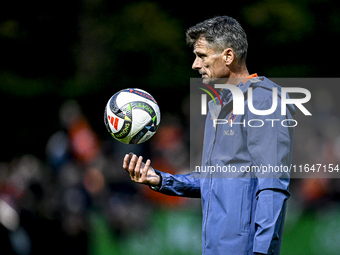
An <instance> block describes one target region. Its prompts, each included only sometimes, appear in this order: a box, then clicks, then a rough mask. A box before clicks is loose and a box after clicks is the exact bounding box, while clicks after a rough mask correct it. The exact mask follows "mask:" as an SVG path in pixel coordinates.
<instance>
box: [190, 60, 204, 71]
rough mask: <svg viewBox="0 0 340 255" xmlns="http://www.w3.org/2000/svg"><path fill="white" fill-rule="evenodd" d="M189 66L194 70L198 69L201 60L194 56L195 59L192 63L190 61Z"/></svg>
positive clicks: (200, 66)
mask: <svg viewBox="0 0 340 255" xmlns="http://www.w3.org/2000/svg"><path fill="white" fill-rule="evenodd" d="M191 68H192V69H194V70H199V69H201V68H202V65H201V60H200V59H199V58H198V57H196V58H195V61H194V63H192V67H191Z"/></svg>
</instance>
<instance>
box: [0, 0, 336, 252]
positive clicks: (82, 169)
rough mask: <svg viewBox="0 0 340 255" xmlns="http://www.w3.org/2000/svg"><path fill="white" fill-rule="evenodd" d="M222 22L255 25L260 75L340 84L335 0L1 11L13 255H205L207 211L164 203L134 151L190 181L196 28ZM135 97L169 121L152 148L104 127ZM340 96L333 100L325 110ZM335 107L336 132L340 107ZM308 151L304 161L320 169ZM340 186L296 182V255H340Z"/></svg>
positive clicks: (16, 6) (7, 232)
mask: <svg viewBox="0 0 340 255" xmlns="http://www.w3.org/2000/svg"><path fill="white" fill-rule="evenodd" d="M217 15H229V16H232V17H234V18H236V19H237V20H238V21H239V22H240V23H241V25H242V26H243V27H244V29H245V31H246V33H247V36H248V43H249V49H248V58H247V66H248V70H249V72H250V73H255V72H256V73H258V75H265V76H267V77H338V76H339V75H338V64H337V59H338V57H339V50H338V44H339V43H338V38H339V36H340V5H339V2H338V1H335V0H333V1H330V0H329V1H327V0H314V1H311V0H294V1H293V0H291V1H284V0H260V1H234V2H219V3H212V2H209V3H205V2H202V3H198V2H196V3H185V2H182V3H180V4H176V3H175V2H172V1H141V2H140V1H108V0H77V1H65V0H61V1H47V2H41V1H20V0H13V1H9V2H8V1H6V2H2V3H1V4H0V46H1V47H0V111H1V120H2V125H1V136H2V139H1V141H2V142H1V144H2V150H1V154H0V202H1V203H2V202H4V205H3V206H5V207H3V208H8V207H6V205H8V206H9V207H10V208H12V210H13V213H9V214H7V215H10V216H9V219H8V218H6V217H4V218H3V219H8V220H2V221H1V223H2V228H1V229H0V236H1V237H2V238H3V239H2V240H4V243H6V245H4V246H3V248H0V250H1V249H3V253H2V252H1V254H19V255H21V254H32V255H34V254H61V253H63V254H64V255H66V254H91V255H97V254H98V255H106V254H200V250H201V247H200V245H201V232H200V231H201V222H200V221H201V212H200V204H199V201H197V200H187V199H175V198H174V199H173V198H164V197H161V196H160V197H159V196H157V195H154V194H153V193H152V192H149V191H148V190H146V189H144V188H143V187H139V186H138V185H135V184H133V183H131V182H130V181H129V180H128V178H127V177H126V175H125V173H124V172H123V170H122V169H121V167H120V165H121V159H122V155H125V153H126V152H129V151H134V152H136V153H140V154H142V155H143V156H145V157H150V158H151V159H152V160H153V162H154V164H155V165H154V166H155V167H156V166H157V167H159V168H160V169H161V170H165V171H169V172H174V173H175V172H184V171H185V170H186V168H187V163H188V162H187V158H186V156H187V155H188V154H187V153H188V152H187V150H188V146H189V144H188V139H189V138H188V125H189V120H188V109H187V107H188V96H189V78H191V77H198V76H197V72H195V71H193V70H191V64H192V61H193V60H194V55H193V53H192V49H191V48H190V47H188V46H187V45H186V43H185V30H186V29H187V28H188V27H190V26H192V25H195V24H196V23H198V22H201V21H203V20H205V19H208V18H211V17H213V16H217ZM127 87H138V88H142V89H144V90H146V91H148V92H150V93H151V94H152V95H153V96H154V97H155V98H156V100H157V101H158V104H159V106H160V109H161V112H162V117H163V119H162V122H161V126H160V128H159V130H158V132H157V135H156V136H155V137H154V138H152V139H151V140H150V141H149V142H148V143H146V144H144V145H140V146H128V145H126V146H125V145H122V144H119V143H118V142H116V141H114V140H113V139H112V138H111V137H110V135H109V134H108V133H107V131H106V129H105V126H104V123H103V113H104V107H105V105H106V103H107V101H108V99H109V98H110V97H111V96H112V95H113V94H114V93H115V92H117V91H119V90H121V89H124V88H127ZM339 90H340V89H339V88H335V90H334V91H328V92H327V91H326V92H325V93H324V97H323V98H324V99H325V101H324V103H325V104H326V103H327V102H328V103H329V101H331V100H330V98H331V96H332V95H333V96H334V95H337V92H339ZM327 93H328V94H327ZM333 100H336V99H335V98H333ZM321 104H322V103H321ZM326 110H327V114H328V115H329V114H333V115H334V118H333V120H334V122H332V123H333V124H334V127H336V126H337V124H339V116H338V111H337V109H334V108H332V105H330V106H329V107H328V108H326ZM333 115H332V116H333ZM297 129H298V128H297ZM298 132H299V131H298ZM300 132H302V131H300ZM334 132H335V133H336V134H338V132H339V130H338V129H337V130H336V131H334ZM312 133H313V134H315V137H317V138H318V139H319V140H317V141H316V144H315V143H314V144H313V143H312V144H310V146H314V147H313V148H314V151H313V152H311V153H319V152H320V153H321V154H322V153H323V155H325V156H324V158H323V160H324V161H323V162H315V163H327V162H331V163H339V159H340V156H339V155H340V153H338V154H336V155H335V154H334V153H333V150H332V148H333V149H334V148H335V147H331V146H338V144H336V145H333V144H330V143H328V141H330V140H332V137H324V135H323V134H322V133H319V132H318V130H315V131H313V132H312ZM305 138H306V137H305ZM306 139H308V137H307V138H306ZM298 141H300V142H301V139H300V140H298ZM318 141H321V142H319V143H318ZM325 141H326V142H325ZM302 142H303V143H304V142H305V141H302ZM339 143H340V140H339ZM306 144H307V143H306ZM306 146H307V145H306ZM301 147H302V148H301ZM83 148H88V149H89V151H86V150H85V149H83ZM339 148H340V147H339ZM339 148H338V149H339ZM303 150H304V148H303V146H300V148H299V149H297V151H296V152H295V154H294V157H295V158H298V159H301V160H302V158H303V159H304V160H305V162H304V163H312V162H311V161H308V160H309V159H310V158H308V157H307V158H306V157H304V156H305V154H303V153H302V154H301V155H300V154H299V152H301V151H303ZM329 151H331V152H329ZM332 153H333V154H334V155H333V154H332ZM327 160H328V161H327ZM174 161H175V163H174ZM162 167H163V168H162ZM329 187H332V188H331V189H330V188H329ZM337 187H338V182H337V180H331V181H330V180H327V179H325V180H312V181H308V180H304V181H301V180H293V181H292V191H294V192H292V198H291V199H290V204H289V210H288V213H287V223H286V228H285V236H284V242H283V248H282V254H286V255H295V254H296V255H304V254H306V255H313V254H329V255H332V254H339V251H340V247H339V244H338V243H339V242H338V241H337V240H339V235H340V234H339V233H340V232H339V231H338V230H339V228H340V217H339V216H340V209H339V206H340V204H339V203H338V200H339V193H340V190H339V188H337ZM301 194H302V195H301ZM0 205H1V204H0ZM0 208H1V206H0ZM4 210H5V209H3V210H2V211H4ZM8 210H10V209H8ZM5 211H6V210H5ZM10 212H11V210H10ZM0 215H3V214H1V210H0ZM5 215H6V214H5ZM13 215H16V216H13ZM16 217H17V218H18V219H16ZM15 219H16V220H15Z"/></svg>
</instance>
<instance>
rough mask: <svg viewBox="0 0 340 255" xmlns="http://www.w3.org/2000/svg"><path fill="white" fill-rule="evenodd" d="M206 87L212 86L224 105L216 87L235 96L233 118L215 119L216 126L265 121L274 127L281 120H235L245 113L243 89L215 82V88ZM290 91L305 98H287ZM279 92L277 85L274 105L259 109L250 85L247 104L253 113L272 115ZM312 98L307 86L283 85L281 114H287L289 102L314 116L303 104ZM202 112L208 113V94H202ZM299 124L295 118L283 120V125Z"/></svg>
mask: <svg viewBox="0 0 340 255" xmlns="http://www.w3.org/2000/svg"><path fill="white" fill-rule="evenodd" d="M204 85H205V86H206V87H208V88H210V89H211V90H212V91H213V92H214V94H215V95H216V96H217V98H218V100H219V102H220V105H222V101H221V99H220V97H219V95H218V93H217V92H216V90H215V89H214V88H217V89H228V90H230V92H231V93H232V96H233V102H232V103H233V110H232V119H229V120H226V119H218V118H216V119H213V122H214V127H216V125H218V124H227V123H229V124H230V125H231V126H232V125H233V124H234V125H235V124H242V125H243V126H245V125H246V123H247V124H248V126H250V127H262V126H263V125H264V124H265V122H268V123H271V125H272V127H274V123H275V122H277V121H280V120H279V119H265V120H264V121H263V120H262V119H250V120H248V121H247V122H246V121H245V120H244V121H243V122H233V121H234V120H235V119H236V117H237V116H238V115H244V101H245V99H244V94H243V92H242V90H241V89H240V88H238V87H236V86H234V85H230V84H215V85H214V88H212V87H211V86H209V85H207V84H204ZM200 89H201V90H203V91H205V92H206V93H207V94H208V95H209V96H210V97H211V98H212V100H213V101H214V103H215V105H217V102H216V100H215V98H214V96H213V95H212V94H211V93H210V92H209V91H208V90H206V89H203V88H200ZM288 93H300V94H303V95H304V97H303V98H294V99H292V98H287V94H288ZM277 97H278V92H277V87H274V88H273V90H272V105H271V107H270V108H269V109H266V110H259V109H255V107H254V105H253V88H252V87H249V88H248V89H247V98H248V100H247V105H248V108H249V111H250V112H251V113H253V114H256V115H261V116H265V115H270V114H272V113H273V112H275V110H276V109H277V105H278V100H277ZM310 99H311V93H310V91H309V90H308V89H305V88H298V87H282V88H281V115H283V116H285V115H286V106H287V105H288V104H290V105H295V106H296V107H297V108H298V109H299V110H300V111H301V112H302V113H303V114H304V115H306V116H312V114H311V113H310V112H309V111H308V110H307V109H306V107H305V106H303V104H305V103H307V102H309V100H310ZM201 114H202V115H206V114H207V97H206V94H202V97H201ZM297 124H298V122H297V121H296V120H294V119H285V120H283V121H281V125H282V126H284V127H295V126H296V125H297Z"/></svg>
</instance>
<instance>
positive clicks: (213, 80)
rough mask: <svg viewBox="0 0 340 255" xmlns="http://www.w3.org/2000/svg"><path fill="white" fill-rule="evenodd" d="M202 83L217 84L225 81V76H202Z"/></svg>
mask: <svg viewBox="0 0 340 255" xmlns="http://www.w3.org/2000/svg"><path fill="white" fill-rule="evenodd" d="M202 79H203V83H205V84H208V85H214V84H219V83H222V84H223V83H225V82H226V80H227V79H226V78H210V77H202Z"/></svg>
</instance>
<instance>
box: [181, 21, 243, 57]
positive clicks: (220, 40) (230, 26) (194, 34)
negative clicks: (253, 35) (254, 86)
mask: <svg viewBox="0 0 340 255" xmlns="http://www.w3.org/2000/svg"><path fill="white" fill-rule="evenodd" d="M201 37H204V38H205V40H206V41H207V42H208V43H209V45H210V47H211V48H212V49H214V50H216V51H218V52H223V50H225V49H227V48H232V49H233V51H234V53H235V58H236V59H237V60H238V61H239V62H243V61H245V59H246V56H247V49H248V42H247V35H246V33H245V32H244V30H243V28H242V27H241V25H240V24H239V23H238V22H237V21H236V20H235V19H233V18H231V17H228V16H218V17H214V18H212V19H208V20H205V21H203V22H201V23H198V24H197V25H195V26H193V27H190V28H189V29H188V30H187V32H186V39H187V43H188V44H189V45H193V44H195V43H196V41H197V40H198V39H200V38H201Z"/></svg>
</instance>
